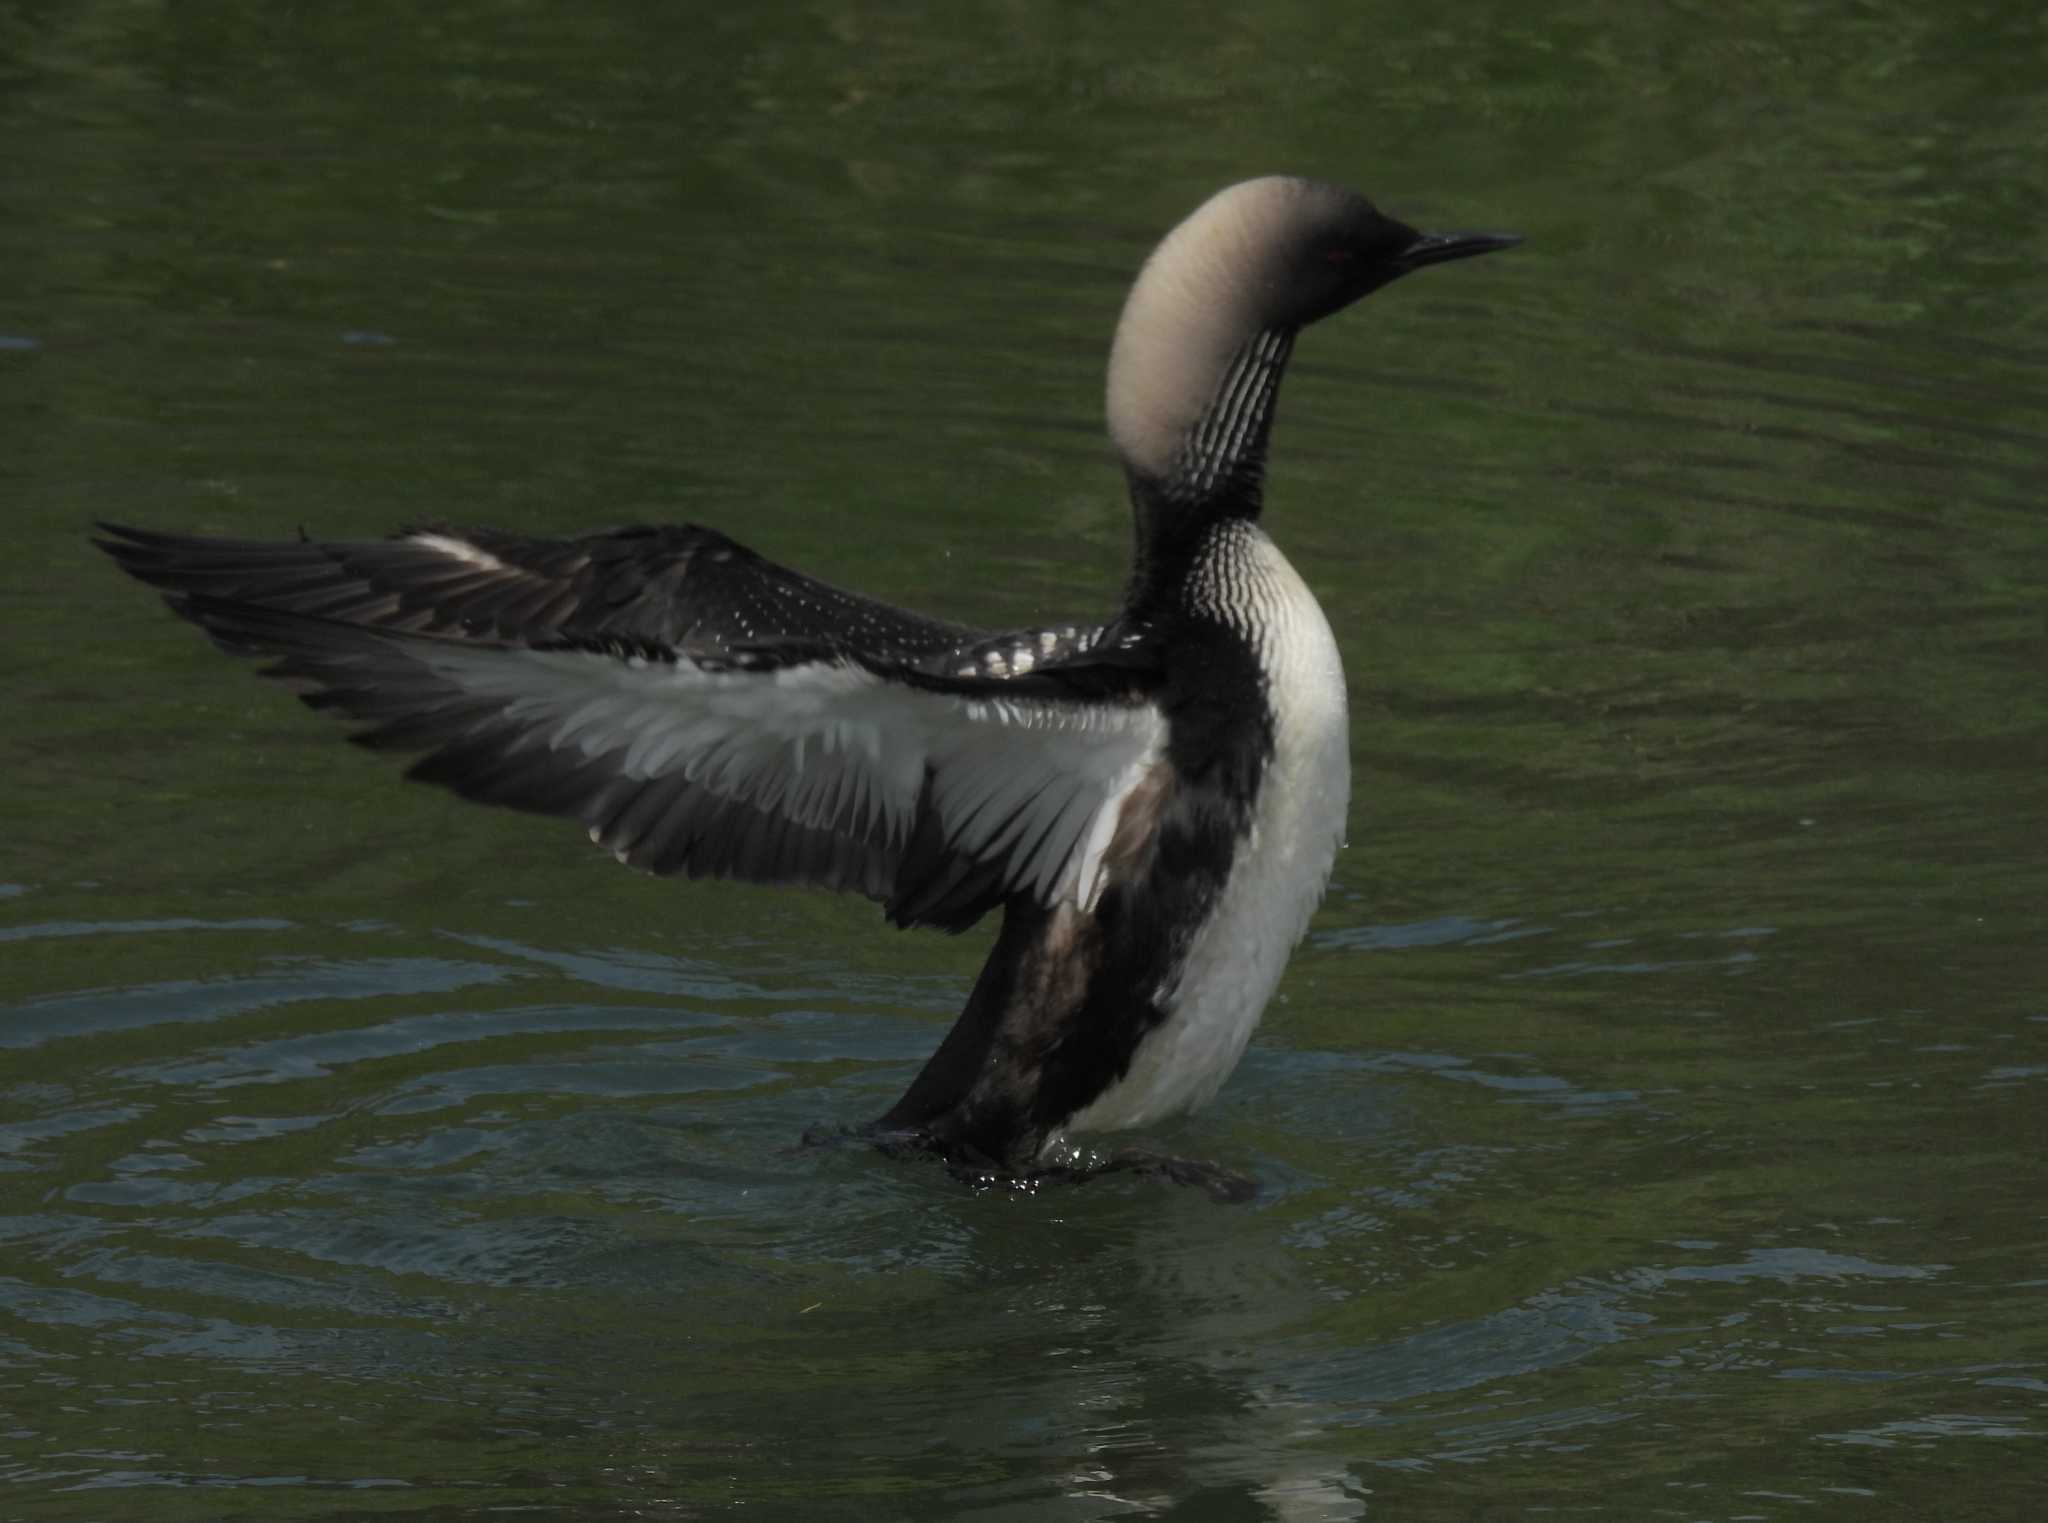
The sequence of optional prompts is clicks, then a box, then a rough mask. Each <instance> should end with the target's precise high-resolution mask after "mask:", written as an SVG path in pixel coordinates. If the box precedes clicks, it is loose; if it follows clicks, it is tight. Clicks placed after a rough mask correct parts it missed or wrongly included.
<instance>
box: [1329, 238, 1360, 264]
mask: <svg viewBox="0 0 2048 1523" xmlns="http://www.w3.org/2000/svg"><path fill="white" fill-rule="evenodd" d="M1354 257H1356V251H1355V250H1352V249H1348V248H1346V247H1344V245H1343V244H1341V243H1340V244H1338V245H1337V246H1336V247H1335V248H1330V249H1324V250H1323V263H1325V264H1349V263H1351V261H1352V259H1353V258H1354Z"/></svg>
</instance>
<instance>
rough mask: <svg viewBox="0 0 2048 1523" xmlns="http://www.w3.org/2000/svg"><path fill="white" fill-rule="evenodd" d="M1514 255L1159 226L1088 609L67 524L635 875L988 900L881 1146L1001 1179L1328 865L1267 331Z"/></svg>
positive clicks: (929, 921)
mask: <svg viewBox="0 0 2048 1523" xmlns="http://www.w3.org/2000/svg"><path fill="white" fill-rule="evenodd" d="M1515 241H1516V240H1514V239H1513V238H1511V237H1508V236H1505V235H1499V234H1477V233H1462V234H1442V235H1427V234H1420V233H1417V232H1416V231H1415V230H1414V229H1412V228H1409V227H1406V226H1404V225H1403V224H1401V223H1399V222H1396V221H1394V220H1393V219H1391V218H1388V217H1385V216H1382V215H1381V214H1380V213H1379V212H1377V211H1375V210H1374V209H1373V207H1372V206H1371V205H1370V204H1369V203H1368V202H1366V201H1365V200H1364V199H1363V198H1362V197H1359V196H1357V195H1356V194H1354V193H1352V192H1350V191H1347V190H1343V189H1341V188H1339V187H1336V186H1331V185H1325V184H1320V183H1317V182H1313V181H1307V180H1300V179H1294V178H1287V177H1270V178H1266V179H1260V180H1252V181H1247V182H1245V183H1243V184H1240V185H1236V186H1232V187H1230V188H1229V189H1227V190H1224V191H1222V192H1219V193H1218V194H1217V195H1215V196H1214V197H1212V198H1211V199H1210V200H1209V201H1208V202H1206V203H1204V205H1203V206H1202V207H1200V208H1199V209H1198V210H1197V211H1196V212H1195V213H1194V214H1193V215H1192V216H1191V217H1189V218H1188V219H1187V220H1186V221H1185V222H1183V223H1182V224H1181V225H1180V226H1179V227H1177V228H1176V229H1175V230H1174V231H1173V232H1172V233H1171V234H1169V235H1168V237H1167V238H1166V239H1165V241H1164V242H1162V243H1161V244H1160V246H1159V248H1158V249H1157V250H1156V251H1155V252H1154V254H1153V255H1152V257H1151V259H1150V260H1149V261H1148V262H1147V264H1146V266H1145V268H1144V270H1143V272H1142V273H1141V274H1140V276H1139V278H1138V280H1137V282H1136V284H1135V285H1134V287H1133V289H1132V291H1131V294H1130V297H1129V299H1128V301H1127V303H1126V305H1125V308H1124V313H1123V317H1122V319H1121V321H1120V322H1119V325H1118V328H1117V335H1116V342H1115V345H1114V348H1113V350H1112V353H1111V358H1110V366H1109V396H1108V404H1109V406H1108V411H1109V424H1110V434H1111V437H1112V439H1113V440H1114V442H1115V444H1116V446H1117V448H1118V451H1119V453H1120V455H1121V457H1122V460H1123V463H1124V467H1125V471H1126V475H1127V478H1128V481H1129V486H1130V494H1131V500H1132V504H1133V508H1134V513H1135V517H1136V524H1137V553H1136V559H1135V563H1134V567H1133V571H1132V575H1131V580H1130V584H1129V588H1128V591H1127V594H1126V599H1125V604H1124V606H1123V608H1122V609H1121V610H1120V611H1119V612H1118V613H1117V614H1116V615H1115V616H1114V617H1113V618H1111V619H1110V620H1109V621H1108V622H1107V623H1104V624H1099V625H1098V624H1092V623H1079V624H1070V625H1058V626H1049V627H1046V628H1034V629H1024V630H1012V631H985V630H976V629H970V628H966V627H963V626H959V625H955V624H949V623H944V622H941V621H938V620H934V619H928V618H924V617H921V616H919V615H916V614H912V613H907V612H904V611H902V610H900V609H896V608H892V607H889V606H887V605H885V604H882V603H878V602H874V601H871V600H869V599H866V598H862V597H858V596H855V595H853V594H849V593H845V592H841V591H839V590H837V589H835V588H832V587H828V586H826V585H825V584H823V583H821V582H817V581H813V580H812V579H810V578H809V577H806V576H802V575H800V574H798V573H796V572H794V571H790V570H787V569H785V568H783V567H781V566H778V565H775V564H773V563H771V562H769V561H767V560H764V559H762V558H761V557H760V556H758V555H755V554H754V553H753V552H751V551H749V550H747V549H745V548H744V547H743V546H740V545H738V544H736V543H734V542H733V541H732V540H730V539H727V538H726V537H725V536H724V535H722V534H719V533H717V532H716V531H713V530H710V529H704V528H698V527H694V526H685V527H680V528H633V529H624V530H619V531H615V532H611V533H604V534H594V535H588V536H585V537H582V538H577V539H571V540H536V539H524V538H520V537H517V536H513V535H508V534H500V533H493V532H482V531H467V530H464V531H457V530H453V529H447V528H433V529H424V530H413V531H408V532H406V533H402V534H400V535H398V536H396V537H394V538H392V539H389V540H384V541H379V542H373V543H346V544H327V543H321V542H317V541H313V540H307V539H303V538H302V539H300V540H298V541H295V542H285V543H270V542H253V541H238V540H209V539H194V538H186V537H180V536H175V535H167V534H158V533H152V532H148V531H144V530H139V529H130V528H118V527H113V526H106V528H105V534H104V537H103V538H102V539H101V540H100V544H101V545H102V547H103V548H104V549H106V550H107V551H108V553H109V554H111V555H112V556H114V558H115V559H116V560H117V561H119V562H120V564H121V565H122V567H123V568H124V569H125V570H127V571H129V572H130V573H132V574H133V575H135V576H137V577H139V578H141V579H142V580H143V581H145V582H148V583H150V584H151V585H153V586H155V587H157V588H159V589H160V590H162V591H163V593H164V594H165V596H166V598H167V600H168V601H169V602H170V604H171V606H172V607H173V608H175V609H176V610H177V611H178V612H179V613H181V614H183V615H184V616H185V617H187V618H189V619H191V620H193V621H194V622H195V623H197V624H199V625H201V626H202V627H203V628H204V629H205V630H206V631H207V632H208V633H209V634H210V635H211V636H212V637H213V638H214V640H215V641H216V642H217V643H218V644H220V645H221V646H222V647H223V648H225V649H227V650H229V651H232V652H236V653H248V654H260V655H264V656H267V657H269V658H271V659H272V662H273V664H272V665H271V666H270V667H268V668H267V672H268V674H271V675H277V676H283V677H287V678H291V679H293V680H295V681H296V682H298V683H300V684H301V685H302V686H303V687H304V688H305V689H307V691H306V694H305V698H306V701H307V702H308V703H310V704H312V705H313V706H314V707H317V708H329V709H335V710H338V711H339V712H341V713H343V714H345V715H347V716H349V717H351V718H353V719H355V720H358V721H360V722H362V723H363V724H364V725H366V726H367V728H364V729H363V730H361V731H360V732H359V733H358V734H357V735H356V737H355V738H356V739H357V740H358V741H359V742H360V743H362V744H364V745H367V746H371V747H374V748H384V749H395V750H401V751H412V752H421V753H424V754H423V755H422V756H421V757H420V759H419V760H418V761H416V762H415V763H414V764H413V766H412V769H411V771H410V773H409V774H408V775H409V776H412V777H415V778H418V779H421V780H424V781H429V782H436V783H440V784H442V785H444V786H446V787H449V788H451V789H453V790H454V791H455V792H457V793H459V794H462V795H463V796H464V797H467V798H474V799H479V800H482V801H484V802H487V803H495V804H505V805H510V806H512V807H515V808H521V809H528V810H534V811H537V812H540V813H545V814H555V815H562V816H566V817H568V818H571V819H574V820H576V821H578V822H579V823H581V824H582V825H583V826H584V827H585V828H586V829H587V830H588V831H589V833H590V835H591V837H592V839H594V840H595V841H597V842H598V844H600V845H602V846H604V847H606V848H607V849H609V850H610V851H612V852H613V853H614V854H616V855H617V856H618V857H619V859H620V860H621V861H624V862H628V863H630V864H632V865H634V866H636V867H642V868H646V869H648V870H650V871H653V872H656V873H670V874H683V875H686V876H690V877H707V876H709V877H730V878H739V879H746V880H749V881H755V882H768V883H808V884H816V885H822V886H824V887H828V888H838V889H852V890H856V891H858V892H860V893H863V894H867V895H869V896H870V897H872V898H875V899H877V900H879V901H880V902H881V903H882V905H883V907H884V910H885V913H886V914H887V916H888V918H889V919H890V920H891V921H893V922H894V923H896V924H898V925H903V926H911V925H930V926H936V927H939V928H941V929H945V930H960V929H963V928H965V927H967V926H969V925H972V924H974V923H975V922H977V921H978V920H980V919H981V918H983V917H984V916H985V915H987V914H988V913H989V912H990V911H992V910H997V909H1000V910H1001V912H1002V925H1001V929H1000V932H999V934H998V936H997V939H996V944H995V947H994V949H993V951H992V952H991V954H990V957H989V960H988V962H987V964H986V965H985V966H984V968H983V970H982V972H981V975H980V977H979V978H978V979H977V981H976V983H975V986H974V990H973V992H972V994H971V995H970V996H969V999H968V1002H967V1006H966V1009H965V1010H964V1011H963V1012H962V1013H961V1015H960V1017H959V1019H958V1021H957V1022H956V1024H955V1025H954V1027H953V1029H952V1031H951V1032H950V1033H949V1034H948V1035H947V1037H946V1039H945V1040H944V1042H943V1043H942V1044H941V1045H940V1047H939V1049H938V1051H937V1052H936V1053H935V1054H934V1055H933V1057H932V1059H931V1060H930V1062H929V1063H927V1064H926V1066H925V1068H924V1069H923V1071H922V1072H921V1073H920V1074H919V1075H918V1077H917V1078H916V1080H915V1081H914V1082H913V1083H912V1084H911V1086H910V1088H909V1090H908V1091H907V1092H906V1093H905V1095H904V1096H903V1098H902V1099H901V1100H899V1101H898V1102H897V1104H896V1105H895V1106H894V1107H893V1108H892V1109H891V1110H890V1111H889V1113H888V1114H887V1115H886V1116H884V1117H883V1118H882V1119H881V1121H880V1122H879V1123H878V1124H877V1129H878V1134H880V1135H885V1136H887V1137H889V1138H891V1139H894V1140H896V1141H899V1142H903V1141H907V1142H910V1143H913V1144H915V1145H917V1146H921V1147H926V1148H929V1149H931V1150H933V1151H936V1152H938V1153H940V1154H942V1155H944V1156H946V1157H948V1158H951V1159H953V1160H955V1161H956V1162H965V1163H970V1164H972V1165H974V1166H976V1167H994V1168H997V1169H1001V1170H1006V1171H1015V1172H1028V1171H1031V1170H1032V1169H1034V1168H1036V1167H1039V1166H1041V1165H1043V1164H1045V1163H1047V1162H1048V1161H1051V1160H1054V1159H1056V1157H1057V1156H1058V1155H1059V1153H1060V1150H1061V1149H1062V1147H1063V1143H1064V1139H1065V1138H1066V1137H1067V1136H1069V1135H1070V1134H1078V1133H1089V1132H1099V1131H1107V1130H1114V1129H1118V1128H1123V1127H1133V1126H1143V1125H1146V1124H1148V1123H1151V1122H1154V1121H1158V1120H1160V1119H1163V1118H1165V1117H1167V1116H1170V1115H1173V1114H1175V1113H1176V1112H1179V1111H1184V1110H1187V1109H1190V1108H1192V1107H1194V1106H1198V1105H1200V1104H1202V1103H1203V1102H1204V1101H1206V1100H1207V1099H1208V1098H1209V1097H1210V1096H1211V1095H1213V1094H1214V1093H1215V1091H1216V1089H1217V1088H1218V1087H1219V1086H1220V1085H1221V1084H1222V1082H1223V1080H1224V1079H1225V1077H1227V1076H1228V1074H1229V1073H1230V1071H1231V1069H1232V1068H1233V1067H1234V1066H1235V1064H1236V1062H1237V1060H1238V1057H1239V1056H1240V1054H1241V1053H1242V1052H1243V1050H1244V1046H1245V1043H1246V1041H1247V1040H1248V1039H1249V1037H1250V1035H1251V1031H1252V1028H1253V1027H1254V1026H1255V1025H1256V1024H1257V1021H1258V1017H1259V1014H1260V1012H1261V1011H1262V1010H1263V1008H1264V1006H1265V1004H1266V1001H1267V999H1268V998H1269V997H1270V996H1271V994H1272V992H1273V989H1274V987H1275V986H1276V984H1277V983H1278V980H1279V977H1280V974H1281V970H1282V969H1283V968H1284V966H1285V964H1286V960H1287V956H1288V953H1289V951H1290V950H1291V949H1292V947H1293V945H1294V943H1295V942H1296V941H1297V940H1298V939H1299V937H1300V935H1301V933H1302V931H1303V929H1304V928H1305V927H1306V925H1307V922H1308V917H1309V915H1310V913H1311V912H1312V910H1313V909H1314V907H1315V904H1316V902H1317V900H1318V899H1319V898H1320V897H1321V894H1322V891H1323V888H1324V885H1325V883H1326V882H1327V881H1328V878H1329V874H1330V869H1331V865H1332V862H1333V860H1334V856H1335V852H1336V850H1337V847H1338V845H1339V842H1340V839H1341V837H1342V833H1343V828H1344V818H1345V810H1346V804H1347V798H1348V790H1349V771H1350V769H1349V761H1348V755H1347V727H1346V708H1345V692H1344V678H1343V670H1342V667H1341V664H1340V662H1339V659H1338V654H1337V647H1336V642H1335V640H1334V639H1333V638H1332V636H1331V633H1330V628H1329V625H1328V623H1327V621H1326V620H1325V619H1324V617H1323V614H1322V611H1321V609H1320V608H1319V607H1318V606H1317V604H1316V601H1315V599H1314V597H1313V596H1312V595H1311V594H1310V593H1309V591H1308V588H1307V587H1306V586H1305V585H1304V584H1303V583H1302V581H1301V579H1300V577H1299V576H1298V575H1297V574H1296V573H1295V571H1294V569H1293V568H1292V567H1291V566H1290V565H1289V564H1288V563H1287V561H1286V559H1285V558H1284V557H1283V556H1282V555H1281V554H1280V552H1279V550H1278V549H1277V548H1276V547H1275V546H1274V544H1273V542H1272V541H1271V540H1270V539H1269V538H1268V537H1267V536H1266V535H1265V533H1264V532H1263V530H1261V529H1260V527H1259V524H1258V519H1259V513H1260V508H1261V503H1262V491H1263V476H1264V467H1265V458H1266V446H1267V438H1268V435H1269V432H1270V429H1271V424H1272V418H1273V409H1274V405H1275V401H1276V398H1277V395H1278V388H1279V383H1280V379H1281V376H1282V374H1283V372H1284V370H1285V367H1286V364H1287V360H1288V358H1289V355H1290V354H1291V352H1292V349H1293V345H1294V341H1295V337H1296V335H1297V334H1298V332H1299V331H1300V329H1301V328H1302V327H1303V326H1305V325H1307V324H1308V323H1311V322H1314V321H1316V320H1317V319H1319V318H1321V317H1324V316H1327V315H1329V314H1330V313H1332V312H1335V311H1337V310H1339V309H1341V308H1342V307H1344V306H1347V305H1349V304H1350V303H1351V302H1352V301H1355V300H1356V299H1357V298H1358V297H1360V296H1362V295H1364V294H1366V293H1367V292H1369V291H1371V290H1374V289H1376V288H1377V287H1379V286H1381V285H1384V284H1386V283H1387V282H1388V281H1390V280H1393V279H1395V278H1397V277H1398V276H1400V275H1402V274H1405V273H1407V272H1408V271H1410V270H1413V269H1416V268H1419V267H1421V266H1423V265H1426V264H1433V263H1439V262H1442V261H1445V260H1450V259H1457V258H1462V257H1466V256H1468V255H1473V254H1479V253H1484V252H1487V251H1489V250H1492V249H1498V248H1504V247H1507V246H1508V245H1510V244H1512V243H1513V242H1515Z"/></svg>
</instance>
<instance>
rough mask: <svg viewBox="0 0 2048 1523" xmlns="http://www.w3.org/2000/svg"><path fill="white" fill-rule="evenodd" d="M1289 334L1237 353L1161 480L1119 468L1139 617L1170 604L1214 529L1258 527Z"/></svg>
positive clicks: (1267, 334) (1265, 335)
mask: <svg viewBox="0 0 2048 1523" xmlns="http://www.w3.org/2000/svg"><path fill="white" fill-rule="evenodd" d="M1294 334H1295V330H1294V329H1292V328H1268V329H1265V330H1263V331H1261V332H1259V333H1256V334H1254V335H1253V336H1252V337H1251V338H1250V339H1248V340H1247V341H1246V342H1245V343H1244V345H1243V346H1242V347H1240V348H1239V349H1238V351H1237V353H1236V354H1235V355H1233V356H1232V357H1231V360H1230V363H1229V365H1228V366H1227V367H1226V368H1225V369H1224V372H1223V377H1222V380H1221V381H1220V383H1219V384H1218V385H1217V387H1216V391H1215V394H1214V396H1213V397H1212V398H1211V400H1210V402H1209V404H1208V406H1207V407H1205V408H1204V409H1203V410H1202V413H1201V415H1200V416H1199V417H1198V418H1197V419H1196V420H1195V422H1194V424H1193V426H1191V427H1190V428H1189V429H1188V430H1187V432H1186V434H1185V435H1184V436H1183V437H1182V439H1181V441H1180V444H1179V447H1178V448H1177V449H1176V450H1175V452H1174V457H1173V465H1172V467H1171V469H1170V470H1169V471H1168V472H1167V474H1166V475H1165V476H1163V477H1162V476H1155V475H1152V474H1151V473H1149V472H1147V471H1145V470H1143V469H1141V468H1140V467H1139V466H1138V465H1136V464H1135V463H1134V462H1131V461H1129V460H1127V461H1126V462H1125V474H1126V476H1127V477H1128V479H1129V482H1130V492H1131V510H1132V515H1133V520H1134V528H1135V530H1136V535H1137V543H1136V548H1135V554H1134V556H1133V559H1132V567H1131V582H1130V587H1129V589H1128V592H1127V595H1126V606H1127V607H1129V608H1132V609H1134V610H1144V609H1146V608H1149V607H1152V606H1154V605H1156V604H1157V603H1158V602H1159V600H1160V599H1162V598H1167V597H1171V596H1172V593H1173V591H1174V589H1175V587H1176V586H1178V585H1179V584H1180V583H1181V582H1182V581H1184V580H1185V578H1186V577H1187V576H1188V574H1189V572H1190V571H1191V570H1192V568H1193V565H1194V562H1195V559H1196V558H1197V556H1198V555H1199V554H1200V552H1201V547H1202V546H1203V544H1204V542H1205V541H1206V540H1207V539H1208V538H1209V533H1208V531H1209V530H1210V529H1211V528H1213V527H1214V526H1215V525H1216V524H1217V523H1219V522H1221V521H1223V520H1226V519H1242V520H1247V521H1256V520H1257V518H1258V516H1259V512H1260V509H1261V508H1262V507H1263V505H1264V500H1265V484H1266V447H1267V441H1268V439H1269V438H1270V436H1271V434H1272V431H1273V409H1274V406H1275V404H1276V403H1277V402H1278V401H1279V398H1280V378H1281V377H1282V376H1283V375H1284V374H1285V373H1286V370H1287V360H1288V357H1289V356H1290V355H1291V354H1292V353H1293V352H1294Z"/></svg>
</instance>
